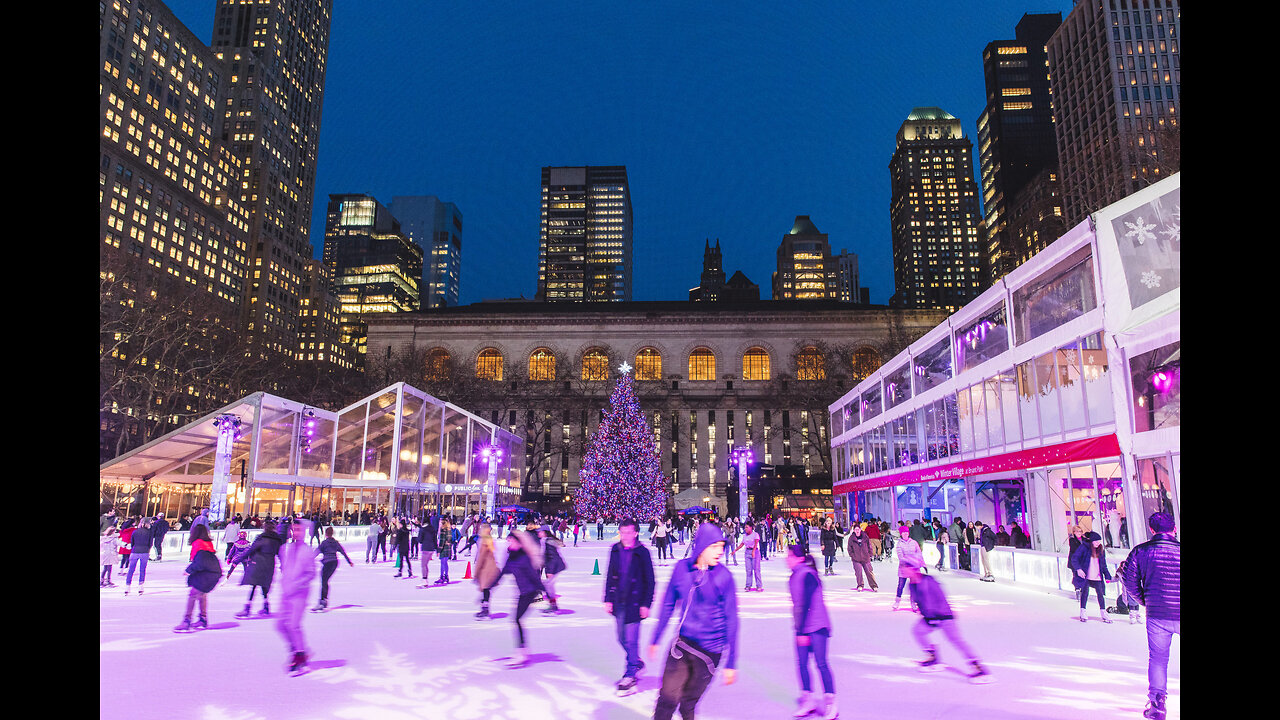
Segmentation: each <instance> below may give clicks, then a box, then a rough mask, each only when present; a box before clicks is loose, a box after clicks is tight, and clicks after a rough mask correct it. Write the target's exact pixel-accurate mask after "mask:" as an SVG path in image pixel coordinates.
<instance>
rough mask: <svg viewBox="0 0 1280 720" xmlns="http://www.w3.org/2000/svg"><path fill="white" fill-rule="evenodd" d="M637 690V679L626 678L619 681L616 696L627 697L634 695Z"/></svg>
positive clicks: (616, 686)
mask: <svg viewBox="0 0 1280 720" xmlns="http://www.w3.org/2000/svg"><path fill="white" fill-rule="evenodd" d="M637 689H638V688H637V687H636V679H635V678H633V677H624V678H622V679H621V680H619V681H618V683H617V685H615V686H614V694H616V695H617V696H618V697H626V696H628V695H634V694H635V692H636V690H637Z"/></svg>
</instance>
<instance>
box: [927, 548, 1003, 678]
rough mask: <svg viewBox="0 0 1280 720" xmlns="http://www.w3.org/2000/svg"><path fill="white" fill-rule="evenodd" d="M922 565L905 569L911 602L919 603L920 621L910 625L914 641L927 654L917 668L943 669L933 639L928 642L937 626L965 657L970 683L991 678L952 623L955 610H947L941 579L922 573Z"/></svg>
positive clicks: (928, 669)
mask: <svg viewBox="0 0 1280 720" xmlns="http://www.w3.org/2000/svg"><path fill="white" fill-rule="evenodd" d="M921 570H922V568H919V567H913V568H909V569H908V570H907V577H908V578H909V579H910V580H911V585H912V591H913V592H912V594H913V595H914V596H915V602H916V604H917V605H919V607H920V622H918V623H916V625H915V627H914V628H913V629H912V634H914V635H915V638H916V642H917V643H919V644H920V647H921V648H923V649H924V651H925V652H926V653H927V656H926V657H925V659H924V660H921V661H920V664H919V667H920V671H921V672H934V671H937V670H941V669H943V667H942V664H941V663H939V662H938V650H937V648H936V647H934V645H933V643H931V642H929V634H930V633H932V632H933V631H934V630H937V629H941V630H942V632H943V634H945V635H946V636H947V639H948V640H950V641H951V644H952V645H954V646H955V647H956V649H957V650H959V651H960V652H961V653H962V654H963V655H964V657H965V659H966V660H968V661H969V667H970V668H972V672H970V673H969V680H970V681H971V682H974V683H986V682H989V681H990V680H991V672H990V671H988V670H987V669H986V668H985V667H983V665H982V662H981V661H980V660H978V656H977V654H976V653H974V652H973V648H971V647H969V644H968V643H966V642H965V641H964V638H963V637H961V636H960V628H959V627H957V626H956V618H955V614H954V613H952V611H951V605H950V604H949V603H948V602H947V596H946V594H945V593H944V592H943V591H942V583H940V582H938V581H937V579H935V578H933V577H931V576H929V575H925V574H924V573H922V572H921Z"/></svg>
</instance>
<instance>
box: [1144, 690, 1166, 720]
mask: <svg viewBox="0 0 1280 720" xmlns="http://www.w3.org/2000/svg"><path fill="white" fill-rule="evenodd" d="M1164 699H1165V696H1164V695H1159V696H1157V697H1156V699H1154V700H1147V707H1146V709H1145V710H1143V711H1142V717H1144V718H1149V719H1150V720H1164V714H1165V706H1164Z"/></svg>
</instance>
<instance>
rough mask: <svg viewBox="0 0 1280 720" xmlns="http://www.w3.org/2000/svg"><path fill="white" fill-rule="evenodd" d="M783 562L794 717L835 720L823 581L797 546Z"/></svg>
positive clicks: (829, 630) (810, 561)
mask: <svg viewBox="0 0 1280 720" xmlns="http://www.w3.org/2000/svg"><path fill="white" fill-rule="evenodd" d="M855 527H857V526H855ZM786 562H787V567H788V568H789V569H790V570H791V578H790V580H789V581H788V586H789V588H790V590H791V606H792V624H793V626H794V629H795V634H796V661H797V663H798V667H799V670H800V699H799V701H798V702H799V708H798V709H797V710H796V712H795V715H794V716H793V717H804V716H806V715H809V714H811V713H818V712H821V713H822V717H823V720H834V718H836V717H838V716H839V714H840V711H839V710H837V709H836V686H835V680H834V679H833V678H832V676H831V667H830V666H829V665H828V664H827V642H828V640H829V639H830V638H831V618H830V616H828V615H827V604H826V603H825V602H824V601H823V599H822V580H820V579H819V578H818V566H817V564H816V563H815V562H814V561H813V556H812V555H810V554H809V553H807V552H805V551H804V548H803V547H802V546H800V545H792V546H791V547H790V548H789V552H788V553H787V554H786ZM811 655H812V656H813V662H814V665H816V666H817V668H818V676H819V677H820V678H822V698H821V699H819V698H818V697H817V696H816V695H815V694H814V693H813V692H812V689H811V687H810V677H809V657H810V656H811Z"/></svg>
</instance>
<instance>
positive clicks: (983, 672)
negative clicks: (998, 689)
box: [969, 660, 991, 685]
mask: <svg viewBox="0 0 1280 720" xmlns="http://www.w3.org/2000/svg"><path fill="white" fill-rule="evenodd" d="M969 666H970V667H972V668H973V672H971V673H969V682H971V683H974V684H976V685H985V684H986V683H989V682H991V671H990V670H988V669H987V668H986V667H984V666H983V665H982V663H980V662H978V661H977V660H970V661H969Z"/></svg>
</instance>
